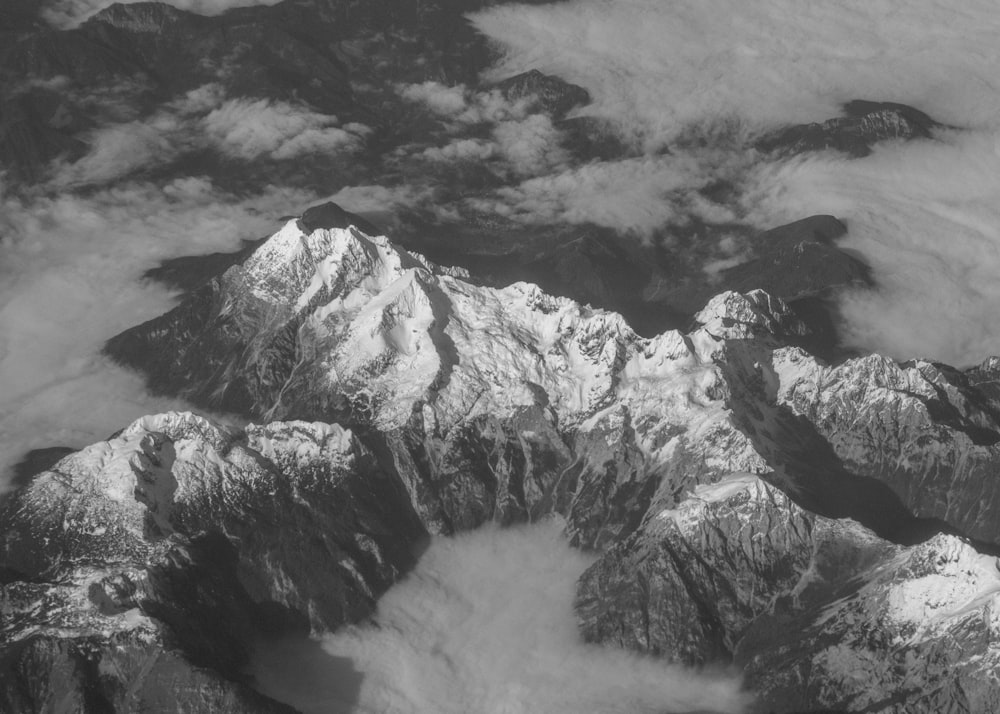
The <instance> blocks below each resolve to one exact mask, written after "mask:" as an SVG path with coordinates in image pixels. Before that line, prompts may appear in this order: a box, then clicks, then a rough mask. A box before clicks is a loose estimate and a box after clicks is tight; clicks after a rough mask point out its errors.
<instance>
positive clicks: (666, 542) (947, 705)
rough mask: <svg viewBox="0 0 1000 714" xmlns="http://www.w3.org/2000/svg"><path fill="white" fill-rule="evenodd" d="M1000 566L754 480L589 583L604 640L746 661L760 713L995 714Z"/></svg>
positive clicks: (713, 494) (582, 603) (647, 528)
mask: <svg viewBox="0 0 1000 714" xmlns="http://www.w3.org/2000/svg"><path fill="white" fill-rule="evenodd" d="M998 594H1000V573H998V560H997V558H995V557H993V556H987V555H980V554H979V553H977V552H976V551H975V550H974V549H973V548H972V547H971V546H970V545H969V544H968V543H966V542H964V541H963V540H961V539H959V538H956V537H954V536H945V535H941V536H937V537H935V538H932V539H930V540H928V541H926V542H924V543H922V544H920V545H917V546H912V547H905V546H898V545H893V544H891V543H888V542H886V541H884V540H882V539H880V538H878V537H876V536H875V535H874V534H873V533H871V532H870V531H868V530H867V529H865V528H863V527H861V526H860V525H859V524H857V523H855V522H853V521H850V520H843V521H835V520H831V519H827V518H822V517H818V516H815V515H813V514H810V513H808V512H806V511H803V510H802V509H801V508H799V507H798V506H796V505H795V504H794V503H793V502H791V501H790V500H789V499H788V498H787V497H786V496H784V495H783V494H782V493H781V492H780V491H778V490H777V489H775V488H774V487H773V486H770V485H768V484H766V483H764V482H763V481H762V480H760V479H759V478H757V477H755V476H747V475H744V474H735V475H733V476H731V477H728V478H726V479H724V480H723V481H721V482H719V483H717V484H714V485H712V486H704V487H699V488H698V489H696V491H695V492H694V493H693V494H692V496H691V498H690V499H689V500H687V501H685V502H683V503H682V504H681V505H680V506H679V507H678V508H676V509H670V510H665V511H662V512H660V513H657V514H655V515H652V516H651V517H650V518H649V520H648V521H647V522H646V524H644V526H643V529H642V530H641V531H640V532H638V533H636V534H635V535H634V536H633V537H632V538H630V539H629V541H627V542H626V543H623V544H621V545H619V546H616V547H615V548H613V549H612V550H611V551H610V552H609V554H608V555H607V556H606V557H605V558H603V559H602V560H601V561H599V562H598V563H597V564H596V565H594V566H593V567H592V568H591V569H590V570H589V571H588V572H587V573H586V574H585V575H584V576H583V578H582V579H581V581H580V585H579V594H578V613H579V616H580V619H581V625H582V627H583V630H584V633H585V634H586V635H587V636H588V637H589V638H591V639H594V640H598V641H603V642H615V643H618V644H620V645H623V646H627V647H632V648H635V649H641V650H646V651H652V652H658V653H661V654H665V655H666V656H668V657H670V658H673V659H678V660H680V661H684V662H689V663H700V662H705V661H711V660H713V659H716V658H718V657H719V656H728V655H733V654H735V658H736V661H737V662H738V663H739V664H741V665H742V666H743V667H744V668H745V671H746V673H747V678H748V681H747V684H748V686H749V687H750V688H751V689H753V690H754V691H756V692H757V693H758V694H759V700H758V702H757V705H756V707H755V710H757V711H761V712H765V711H796V710H804V709H807V708H808V709H823V710H824V711H827V710H842V711H867V712H910V711H972V712H988V711H992V710H993V709H994V708H995V707H996V705H997V701H998V697H1000V692H998V690H997V687H996V686H995V684H994V683H991V681H992V676H991V675H990V672H991V671H992V670H993V668H995V667H996V665H997V659H998V657H1000V648H997V646H996V644H995V637H994V635H992V634H991V633H992V632H993V630H994V629H995V627H996V624H995V622H994V620H995V617H994V615H993V611H994V610H995V608H996V604H997V598H998Z"/></svg>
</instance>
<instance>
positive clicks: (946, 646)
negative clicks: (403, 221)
mask: <svg viewBox="0 0 1000 714" xmlns="http://www.w3.org/2000/svg"><path fill="white" fill-rule="evenodd" d="M334 213H335V212H334ZM334 213H329V215H326V214H324V216H318V215H317V214H313V215H312V218H310V219H308V220H297V221H290V222H289V223H288V224H286V225H285V226H284V228H282V229H281V230H280V231H279V232H278V233H276V234H275V235H274V236H272V237H271V238H270V239H268V240H267V241H265V242H263V243H262V244H261V245H260V246H258V247H257V248H256V249H255V250H253V252H250V253H249V254H248V255H247V256H246V257H245V259H244V260H243V261H242V262H238V263H236V264H235V265H232V266H231V267H229V268H228V269H226V270H225V272H224V273H222V274H221V275H218V276H216V277H214V278H212V279H211V280H209V281H208V282H207V283H206V284H205V285H203V286H202V287H201V288H199V289H197V290H196V291H195V292H193V293H191V294H190V295H189V296H188V297H186V298H185V299H184V300H182V302H181V303H180V304H179V305H178V306H177V307H176V308H175V309H174V310H172V311H171V312H170V313H168V314H166V315H164V316H163V317H161V318H157V319H155V320H153V321H151V322H150V323H147V324H145V325H142V326H139V327H137V328H134V329H132V330H129V331H127V332H125V333H123V334H122V335H120V336H118V337H116V338H114V339H113V340H111V341H110V342H109V343H108V347H107V350H108V352H109V354H111V355H113V356H114V357H115V358H116V359H119V360H121V361H123V362H125V363H126V364H129V365H131V366H133V367H135V368H138V369H140V370H142V371H144V372H145V373H146V374H147V375H148V377H149V380H150V384H151V385H152V386H153V387H154V388H156V389H158V390H160V391H164V392H169V393H174V394H181V395H183V396H185V397H187V398H188V399H190V400H191V401H193V402H195V403H197V404H200V405H202V406H206V407H210V408H213V409H218V410H226V411H230V412H236V413H242V414H244V415H246V416H247V417H250V418H252V419H253V420H254V421H257V422H261V423H262V424H264V425H255V424H252V425H250V426H247V427H241V428H237V427H229V426H223V425H220V424H216V423H213V422H212V421H210V420H207V419H205V418H202V417H197V416H194V415H190V414H168V415H161V416H156V417H148V418H145V419H143V420H140V421H139V422H136V423H135V424H133V425H131V426H129V427H127V428H126V429H125V430H123V431H122V432H121V433H119V434H117V435H115V436H114V437H112V438H111V439H110V440H109V441H107V442H104V443H101V444H96V445H94V446H92V447H89V448H88V449H85V450H83V451H81V452H78V453H75V454H72V455H69V456H66V457H65V458H63V459H62V460H61V461H59V462H58V463H57V464H56V465H55V466H54V467H52V468H51V469H50V470H48V471H46V472H44V473H42V474H40V475H38V476H36V477H35V478H34V479H33V480H32V481H31V483H30V484H29V485H28V486H27V487H26V488H25V489H23V490H22V491H21V492H19V493H18V495H17V496H16V497H15V498H14V499H12V500H11V501H9V502H8V503H7V504H6V506H5V512H4V514H3V519H2V522H3V523H4V531H3V539H4V540H3V542H4V560H3V566H4V568H5V570H4V572H5V573H6V575H5V580H6V581H7V585H6V586H5V588H4V603H5V604H4V608H5V611H6V612H8V613H16V616H15V617H13V618H6V619H5V622H6V623H8V624H6V625H5V627H6V628H7V630H6V633H5V635H6V637H5V639H6V640H7V641H8V642H9V643H10V646H9V647H7V648H6V650H5V654H4V662H6V663H7V664H6V665H5V666H6V667H7V672H8V673H9V674H8V676H7V677H5V678H4V679H5V681H9V682H11V683H12V684H11V685H10V686H8V687H7V688H6V689H5V690H4V692H3V696H5V697H7V701H10V702H17V703H18V705H19V706H20V705H21V704H20V703H21V702H40V701H47V699H46V698H48V700H51V698H52V697H57V696H62V695H63V693H71V695H72V696H75V697H78V698H82V697H91V696H95V697H96V696H99V697H103V699H101V701H105V700H107V701H113V702H119V703H121V702H125V701H129V702H133V701H140V700H141V701H153V702H155V701H156V697H157V696H160V695H159V694H157V692H160V691H161V690H160V689H158V687H160V684H159V682H160V681H161V680H160V679H158V678H157V677H158V676H159V675H158V674H156V673H157V672H159V671H160V670H158V669H156V668H155V667H154V668H153V669H152V670H149V669H148V668H143V667H137V668H135V669H129V668H128V667H125V666H124V665H122V666H118V665H115V668H113V671H114V672H115V674H114V675H113V676H110V677H109V676H106V673H107V672H108V671H109V667H111V665H110V664H101V663H107V662H111V661H117V660H109V659H107V658H108V657H111V654H110V653H112V652H118V651H119V649H121V648H122V647H123V648H124V649H123V650H121V651H124V652H126V653H128V656H129V658H130V659H129V661H130V662H137V661H142V662H146V661H150V660H148V658H150V657H153V658H154V659H155V658H158V659H156V662H161V663H162V664H159V665H157V666H158V667H164V668H167V669H166V670H164V671H169V672H175V673H176V672H180V674H175V675H171V676H177V677H179V678H180V679H181V681H183V682H184V683H185V684H184V686H185V687H187V689H184V690H183V691H185V692H188V691H189V692H192V694H191V695H190V696H191V697H192V698H197V697H198V696H202V695H201V694H195V693H198V692H201V693H203V694H204V696H203V698H202V699H201V700H200V701H202V704H199V705H197V706H195V705H194V704H192V709H193V710H199V709H198V706H202V707H203V708H202V709H201V710H207V709H205V708H204V707H208V708H211V707H210V706H209V704H204V702H214V704H212V706H224V707H233V706H235V705H234V704H233V702H237V701H239V702H241V703H240V705H239V706H242V707H244V708H247V709H252V708H253V707H257V709H258V710H260V711H269V710H271V709H268V707H276V706H277V705H276V704H274V703H273V702H270V701H269V700H264V699H261V698H259V697H258V696H257V695H254V694H253V693H252V692H251V691H250V690H249V689H247V682H246V680H245V678H243V677H242V675H241V672H242V671H243V670H242V669H241V667H242V665H244V664H245V652H246V649H247V647H248V642H249V641H250V640H252V639H253V638H254V637H256V636H259V635H260V634H262V633H265V632H275V631H278V632H281V631H288V630H293V629H296V628H298V629H300V630H301V629H310V630H312V631H314V632H322V631H328V630H331V629H333V628H336V627H338V626H339V625H341V624H343V623H346V622H352V621H356V620H358V619H360V618H362V617H364V616H366V615H367V614H368V613H369V612H371V610H372V607H373V605H374V603H375V601H376V600H377V598H378V596H379V595H380V594H381V593H382V592H384V591H385V589H386V588H388V587H389V585H391V584H392V583H393V582H394V581H395V580H396V579H397V578H398V577H399V576H400V575H401V574H402V573H404V572H405V571H406V570H407V569H408V568H409V567H410V566H411V565H412V563H413V562H414V559H415V558H416V557H417V555H418V553H419V548H420V545H421V543H422V540H423V538H424V537H425V536H426V534H427V533H444V534H447V533H451V532H454V531H456V530H461V529H468V528H473V527H476V526H478V525H480V524H482V523H484V522H487V521H498V522H501V523H511V522H516V521H524V520H532V519H535V518H538V517H540V516H542V515H544V514H547V513H551V512H557V513H560V514H562V515H563V516H564V517H565V519H566V523H567V532H568V534H569V536H570V538H571V539H572V540H573V542H574V543H575V544H577V545H578V546H580V547H584V548H588V549H594V550H596V551H597V552H598V553H600V558H599V559H598V561H597V562H596V563H595V565H594V566H593V567H592V568H591V569H590V570H589V571H588V572H587V573H586V574H585V576H584V577H583V578H582V579H581V581H580V585H579V592H578V602H577V607H578V614H579V617H580V622H581V627H582V631H583V633H584V634H585V636H586V637H587V638H589V639H591V640H593V641H597V642H604V643H607V644H609V645H617V646H623V647H627V648H632V649H637V650H641V651H646V652H651V653H656V654H659V655H661V656H663V657H665V658H667V659H670V660H674V661H679V662H684V663H689V664H701V663H707V662H715V661H719V660H722V661H733V662H736V663H737V664H738V665H739V666H741V667H742V668H743V669H744V671H745V673H746V677H747V682H748V686H750V687H751V689H752V690H753V691H754V692H755V693H756V694H757V695H758V698H759V703H760V707H761V710H762V711H768V710H771V709H778V710H781V711H793V710H796V709H804V708H819V707H826V708H843V709H847V710H862V709H863V710H865V711H910V710H913V708H914V707H916V708H917V709H918V710H919V709H921V708H923V709H927V708H930V709H933V708H935V707H938V706H944V704H945V703H947V704H948V706H964V707H966V708H965V709H964V710H963V711H983V712H985V711H990V710H991V708H992V706H993V704H994V702H995V700H996V698H997V697H998V696H1000V689H998V688H997V687H996V686H995V685H994V684H991V683H990V680H989V679H988V678H986V676H985V673H986V672H988V671H989V668H990V667H991V666H992V664H991V663H992V662H993V661H994V658H995V654H994V651H993V649H991V645H990V640H991V638H990V636H989V634H988V632H989V627H990V625H989V623H990V622H991V621H992V620H991V617H992V616H991V615H990V613H991V611H992V610H991V608H992V604H991V603H992V597H993V592H994V584H995V582H997V580H996V567H997V566H996V560H995V558H994V557H993V556H992V555H990V554H989V552H990V551H989V548H988V547H987V545H986V544H987V543H990V544H996V543H998V542H1000V537H998V536H997V535H996V529H995V527H994V526H992V525H991V524H993V523H995V522H996V515H995V514H994V511H993V509H994V505H993V504H994V501H995V500H996V498H995V496H994V495H993V491H992V490H991V489H992V486H991V484H992V481H991V480H990V479H989V478H988V476H987V474H988V473H989V471H990V469H991V468H992V467H991V464H992V463H993V460H994V459H995V458H996V457H995V456H994V453H995V448H994V445H995V443H996V441H997V439H996V438H994V435H995V434H998V433H1000V426H998V423H997V417H996V409H995V406H994V405H995V403H996V402H995V399H996V398H995V394H994V391H995V390H994V388H993V385H994V383H995V379H994V378H993V376H992V375H993V373H994V370H995V365H993V363H992V362H990V363H987V364H985V365H983V366H981V367H979V368H977V369H975V370H971V371H969V372H966V373H963V372H959V371H957V370H953V369H950V368H947V367H944V366H941V365H932V364H929V363H923V362H914V363H905V364H896V363H893V362H891V361H890V360H887V359H884V358H880V357H875V356H870V357H863V358H855V359H850V360H846V361H843V362H841V363H839V364H827V363H825V362H823V361H822V360H821V359H819V358H817V357H815V356H814V355H812V354H810V353H809V352H808V351H807V350H806V349H805V348H804V347H803V345H805V346H808V345H809V344H810V341H809V338H810V327H809V326H808V325H807V324H805V323H803V322H802V321H801V320H800V319H799V317H798V316H797V315H796V313H795V312H793V311H792V310H790V309H789V308H788V306H787V305H786V304H785V303H784V302H782V301H781V300H779V299H776V298H773V297H771V296H769V295H768V294H766V293H764V292H762V291H750V292H747V293H737V292H727V293H723V294H720V295H718V296H716V297H714V298H712V299H711V300H710V301H709V302H708V304H707V305H706V306H705V307H704V309H702V310H701V311H700V312H698V313H697V315H696V317H695V324H694V326H693V328H692V329H691V330H689V331H687V332H680V331H670V332H666V333H663V334H661V335H658V336H656V337H653V338H645V337H641V336H639V335H637V334H636V333H635V332H634V331H633V330H632V329H631V328H630V327H629V326H628V325H627V324H626V322H625V320H624V319H623V318H622V317H621V316H619V315H617V314H614V313H609V312H605V311H601V310H595V309H592V308H589V307H587V306H582V305H580V304H577V303H574V302H573V301H571V300H568V299H566V298H556V297H552V296H550V295H547V294H546V293H544V292H543V291H541V290H540V289H539V288H537V287H536V286H534V285H530V284H525V283H515V284H513V285H510V286H508V287H506V288H490V287H485V286H482V285H477V284H476V283H475V282H474V281H473V280H472V279H471V278H469V277H468V275H467V274H465V273H464V272H463V271H460V270H455V269H445V268H441V267H439V266H437V265H435V264H434V263H432V262H430V261H428V260H427V259H425V258H423V257H422V256H420V255H417V254H414V253H410V252H407V251H405V250H402V249H401V248H399V247H398V246H396V245H394V244H393V243H391V242H390V241H389V240H388V239H386V238H385V237H382V236H378V235H371V234H369V233H366V232H365V231H364V230H362V229H361V228H359V227H358V226H356V225H349V224H348V225H344V224H343V223H344V216H343V215H341V214H339V213H337V214H336V215H334ZM967 537H973V538H974V539H975V540H974V541H969V540H966V538H967ZM928 608H929V609H928ZM121 643H126V644H125V645H121ZM140 643H142V644H141V645H140ZM115 648H119V649H115ZM143 648H145V649H143ZM82 653H87V654H82ZM143 653H145V654H143ZM151 653H152V654H151ZM154 655H155V657H154ZM144 658H146V659H144ZM862 663H869V664H865V668H864V669H860V668H861V664H862ZM876 664H877V666H876ZM95 667H96V669H95ZM859 671H860V672H862V674H861V675H859V674H858V672H859ZM38 672H45V673H49V674H45V675H44V676H41V677H40V676H39V675H38ZM95 672H96V673H97V674H95ZM148 672H153V674H148ZM102 673H103V674H102ZM164 676H166V675H164ZM32 681H40V682H43V683H46V684H45V685H44V686H43V687H42V688H41V689H40V690H38V691H34V690H32V689H31V687H29V686H28V683H30V682H32ZM67 696H70V694H67ZM185 696H187V695H185ZM18 697H20V698H18ZM115 697H118V698H117V699H115ZM122 697H133V699H131V700H126V699H123V698H122ZM136 697H138V699H136ZM142 697H148V699H142ZM81 701H82V699H81ZM220 702H222V704H220ZM12 706H13V705H12ZM122 706H125V705H122ZM958 710H961V709H956V711H958Z"/></svg>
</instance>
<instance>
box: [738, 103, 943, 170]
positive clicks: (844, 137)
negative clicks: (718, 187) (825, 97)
mask: <svg viewBox="0 0 1000 714" xmlns="http://www.w3.org/2000/svg"><path fill="white" fill-rule="evenodd" d="M844 114H845V115H846V116H843V117H837V118H835V119H828V120H827V121H825V122H823V123H822V124H802V125H799V126H792V127H788V128H785V129H781V130H778V131H776V132H774V133H772V134H769V135H768V136H765V137H763V138H762V139H760V140H759V141H758V142H757V148H759V149H760V150H762V151H768V152H771V151H780V152H782V153H788V154H798V153H802V152H805V151H819V150H821V149H836V150H837V151H843V152H845V153H848V154H851V155H852V156H858V157H861V156H867V155H868V154H870V153H871V150H872V147H873V146H874V145H875V144H877V143H878V142H880V141H885V140H886V139H904V140H909V139H927V138H930V137H931V136H932V132H933V131H934V129H936V128H938V127H940V126H941V125H940V124H938V123H937V122H936V121H934V120H933V119H931V118H930V117H929V116H927V115H926V114H924V113H923V112H922V111H920V110H919V109H914V108H913V107H909V106H906V105H905V104H895V103H893V102H869V101H864V100H860V99H856V100H854V101H851V102H847V103H846V104H845V105H844Z"/></svg>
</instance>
